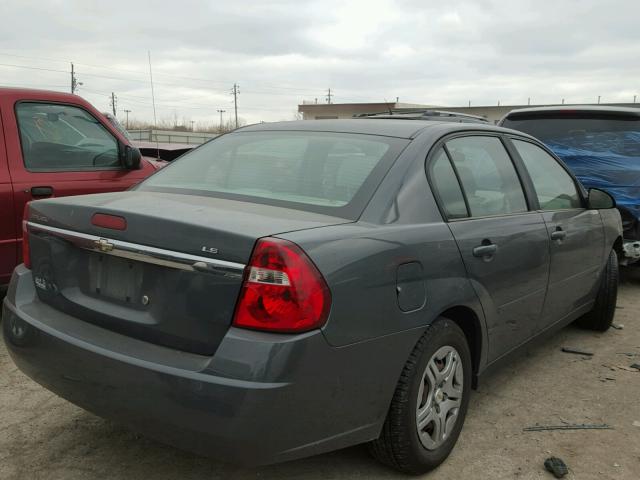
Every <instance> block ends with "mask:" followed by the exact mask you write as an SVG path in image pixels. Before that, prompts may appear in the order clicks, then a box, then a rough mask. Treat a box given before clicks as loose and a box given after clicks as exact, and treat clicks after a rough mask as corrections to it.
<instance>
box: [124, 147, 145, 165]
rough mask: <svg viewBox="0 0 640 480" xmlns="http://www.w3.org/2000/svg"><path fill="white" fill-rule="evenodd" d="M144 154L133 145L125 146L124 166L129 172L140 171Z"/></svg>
mask: <svg viewBox="0 0 640 480" xmlns="http://www.w3.org/2000/svg"><path fill="white" fill-rule="evenodd" d="M141 158H142V154H141V153H140V150H139V149H137V148H136V147H132V146H131V145H125V146H124V155H123V159H122V160H123V164H124V168H126V169H127V170H138V169H139V168H140V159H141Z"/></svg>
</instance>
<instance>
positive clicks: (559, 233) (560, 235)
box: [551, 227, 567, 241]
mask: <svg viewBox="0 0 640 480" xmlns="http://www.w3.org/2000/svg"><path fill="white" fill-rule="evenodd" d="M565 238H567V232H565V231H564V230H562V228H560V227H556V230H555V231H554V232H551V240H557V241H562V240H564V239H565Z"/></svg>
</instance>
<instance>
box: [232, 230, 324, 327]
mask: <svg viewBox="0 0 640 480" xmlns="http://www.w3.org/2000/svg"><path fill="white" fill-rule="evenodd" d="M330 306H331V292H330V291H329V287H328V286H327V283H326V282H325V280H324V278H322V275H321V274H320V272H319V271H318V269H317V268H316V266H315V265H314V264H313V263H312V262H311V260H310V259H309V257H307V255H306V254H305V253H304V252H303V251H302V249H301V248H300V247H298V246H297V245H296V244H295V243H292V242H289V241H286V240H280V239H277V238H263V239H260V240H258V242H257V243H256V246H255V247H254V249H253V254H252V255H251V260H250V261H249V265H248V266H247V269H246V271H245V278H244V283H243V285H242V290H241V292H240V298H239V300H238V305H237V306H236V311H235V316H234V319H233V324H234V325H235V326H236V327H244V328H251V329H256V330H267V331H272V332H305V331H307V330H313V329H315V328H320V327H321V326H323V325H324V323H325V322H326V321H327V316H328V314H329V307H330Z"/></svg>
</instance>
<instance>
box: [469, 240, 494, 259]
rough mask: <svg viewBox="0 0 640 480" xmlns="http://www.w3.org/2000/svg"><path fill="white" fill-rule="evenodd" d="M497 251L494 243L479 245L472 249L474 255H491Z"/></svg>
mask: <svg viewBox="0 0 640 480" xmlns="http://www.w3.org/2000/svg"><path fill="white" fill-rule="evenodd" d="M497 251H498V246H497V245H496V244H495V243H489V244H487V245H479V246H477V247H475V248H474V249H473V256H474V257H482V258H487V257H492V256H493V255H494V254H495V253H496V252H497Z"/></svg>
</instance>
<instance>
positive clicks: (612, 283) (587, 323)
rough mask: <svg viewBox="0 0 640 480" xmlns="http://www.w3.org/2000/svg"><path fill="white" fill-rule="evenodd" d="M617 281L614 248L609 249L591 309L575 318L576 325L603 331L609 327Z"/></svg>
mask: <svg viewBox="0 0 640 480" xmlns="http://www.w3.org/2000/svg"><path fill="white" fill-rule="evenodd" d="M618 281H619V267H618V255H617V254H616V252H615V250H611V253H610V254H609V259H608V260H607V264H606V265H605V267H604V270H603V271H602V276H601V278H600V287H599V288H598V296H597V297H596V303H595V305H594V306H593V310H591V311H590V312H589V313H587V314H586V315H584V316H583V317H581V318H579V319H578V320H577V322H576V323H577V325H578V326H580V327H582V328H588V329H589V330H596V331H598V332H605V331H607V330H608V329H609V327H610V326H611V323H612V322H613V315H614V314H615V311H616V301H617V299H618Z"/></svg>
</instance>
